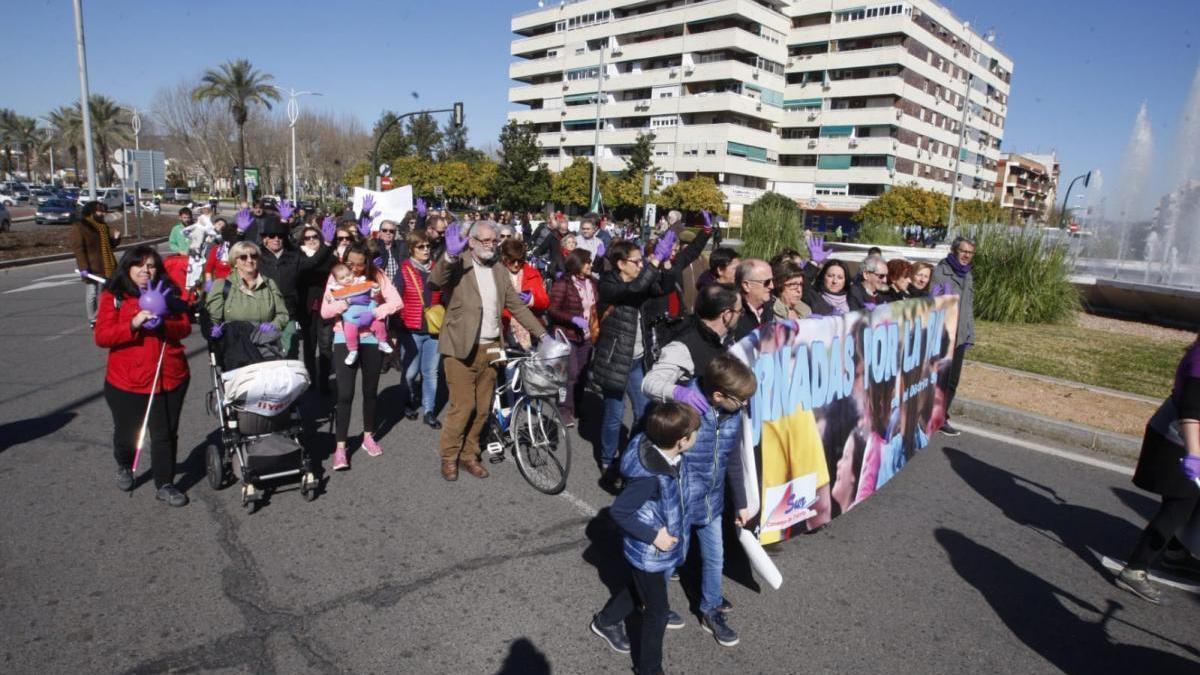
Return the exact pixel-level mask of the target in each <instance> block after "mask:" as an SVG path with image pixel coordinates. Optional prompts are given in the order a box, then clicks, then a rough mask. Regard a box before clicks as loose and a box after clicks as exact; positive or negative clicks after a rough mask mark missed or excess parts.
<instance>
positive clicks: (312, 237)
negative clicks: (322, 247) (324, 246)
mask: <svg viewBox="0 0 1200 675" xmlns="http://www.w3.org/2000/svg"><path fill="white" fill-rule="evenodd" d="M320 238H321V235H319V234H306V235H304V241H315V240H317V239H320Z"/></svg>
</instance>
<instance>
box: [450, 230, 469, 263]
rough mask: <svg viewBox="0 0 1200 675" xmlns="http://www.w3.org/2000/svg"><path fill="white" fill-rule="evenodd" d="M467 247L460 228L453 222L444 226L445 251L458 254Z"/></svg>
mask: <svg viewBox="0 0 1200 675" xmlns="http://www.w3.org/2000/svg"><path fill="white" fill-rule="evenodd" d="M466 247H467V238H466V237H465V236H463V233H462V229H461V228H460V227H459V226H458V225H457V224H455V223H452V224H451V225H450V227H447V228H446V253H447V254H449V255H451V256H456V255H459V254H460V253H462V252H463V249H465V248H466Z"/></svg>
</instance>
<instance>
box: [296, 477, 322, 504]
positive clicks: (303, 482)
mask: <svg viewBox="0 0 1200 675" xmlns="http://www.w3.org/2000/svg"><path fill="white" fill-rule="evenodd" d="M317 485H318V481H317V477H316V476H315V475H313V473H312V472H311V471H309V472H308V473H305V474H304V476H303V477H302V478H301V479H300V496H302V497H304V501H306V502H311V501H312V500H314V499H316V498H317Z"/></svg>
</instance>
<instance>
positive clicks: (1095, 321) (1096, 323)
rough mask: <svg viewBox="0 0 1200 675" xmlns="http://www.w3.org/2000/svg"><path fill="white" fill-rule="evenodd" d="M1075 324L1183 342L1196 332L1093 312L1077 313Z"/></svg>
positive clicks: (1106, 330) (1189, 339)
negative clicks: (1113, 317) (1098, 314)
mask: <svg viewBox="0 0 1200 675" xmlns="http://www.w3.org/2000/svg"><path fill="white" fill-rule="evenodd" d="M1076 325H1078V326H1079V327H1080V328H1091V329H1093V330H1102V331H1105V332H1109V333H1120V334H1122V335H1136V336H1138V337H1148V338H1156V339H1159V340H1180V341H1183V342H1191V341H1192V340H1194V339H1195V338H1196V334H1195V333H1194V332H1192V331H1190V330H1179V329H1177V328H1164V327H1162V326H1155V325H1154V324H1149V323H1141V322H1138V321H1122V320H1121V319H1110V318H1108V317H1105V316H1096V315H1095V314H1085V313H1083V312H1080V313H1079V318H1078V322H1077V324H1076Z"/></svg>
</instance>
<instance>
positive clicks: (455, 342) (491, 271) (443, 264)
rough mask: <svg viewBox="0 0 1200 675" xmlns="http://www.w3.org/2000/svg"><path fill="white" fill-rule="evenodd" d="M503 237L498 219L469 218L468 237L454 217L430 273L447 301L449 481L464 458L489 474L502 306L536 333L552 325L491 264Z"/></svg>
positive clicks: (475, 472) (471, 469) (445, 468)
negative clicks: (485, 436)
mask: <svg viewBox="0 0 1200 675" xmlns="http://www.w3.org/2000/svg"><path fill="white" fill-rule="evenodd" d="M497 243H498V239H497V236H496V224H495V223H493V222H492V221H490V220H481V221H477V222H475V223H474V224H473V225H471V229H470V231H469V232H468V238H464V237H463V235H462V230H461V229H460V225H459V223H451V224H450V226H449V227H448V228H447V229H446V252H445V254H443V255H442V256H440V257H439V258H438V261H437V263H436V264H435V265H434V266H433V271H432V272H431V273H430V275H429V284H430V285H431V286H433V287H434V288H439V289H441V291H442V297H443V299H444V302H445V305H446V318H445V320H444V322H443V323H442V331H441V333H440V335H439V336H438V352H439V353H440V354H441V355H442V357H443V358H442V366H443V367H444V369H445V372H446V387H447V388H448V389H449V390H450V407H449V409H448V410H447V412H446V423H445V426H444V427H443V428H442V439H441V444H440V445H441V447H440V452H441V456H442V478H445V479H446V480H457V479H458V465H459V463H460V462H461V464H462V468H464V469H466V471H467V473H470V474H471V475H472V476H475V477H476V478H487V477H488V472H487V469H485V468H483V465H481V464H480V463H479V435H480V433H481V432H482V431H483V425H484V423H485V422H486V421H487V418H488V414H489V412H490V408H491V404H492V394H493V393H494V392H495V389H496V370H495V368H493V367H492V362H493V361H494V360H495V359H496V358H497V357H499V356H500V355H501V354H502V353H503V349H504V346H503V344H502V335H503V331H502V330H501V323H500V312H501V310H502V309H505V308H507V309H508V311H509V312H511V313H512V315H513V318H515V319H516V320H517V321H519V322H520V323H521V325H522V326H524V327H525V328H526V329H527V330H528V331H529V332H530V333H531V334H532V335H533V336H535V337H537V338H539V339H540V338H543V337H545V335H546V328H545V327H544V326H542V323H541V322H540V321H538V320H537V317H535V316H534V315H533V313H532V312H530V311H529V308H528V307H526V306H525V303H523V302H521V298H520V296H519V295H518V294H517V291H516V290H515V289H514V288H513V287H512V281H511V280H510V278H509V276H510V275H509V273H508V270H506V269H504V267H503V266H502V265H494V264H493V263H494V262H495V261H496V258H497V256H496V244H497ZM468 246H469V248H468ZM464 249H466V250H465V251H464ZM447 296H448V297H447Z"/></svg>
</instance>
